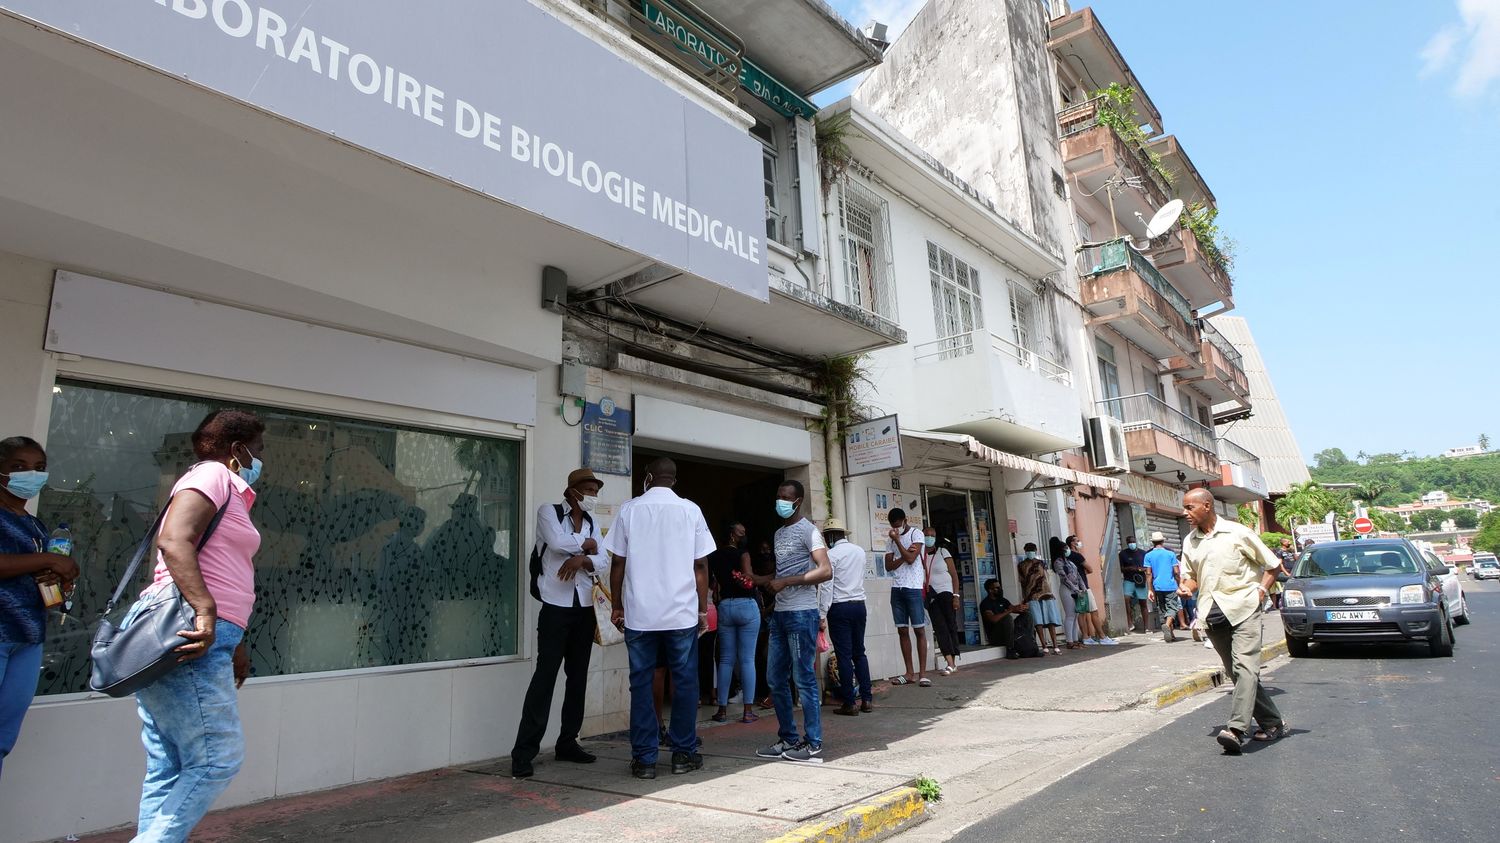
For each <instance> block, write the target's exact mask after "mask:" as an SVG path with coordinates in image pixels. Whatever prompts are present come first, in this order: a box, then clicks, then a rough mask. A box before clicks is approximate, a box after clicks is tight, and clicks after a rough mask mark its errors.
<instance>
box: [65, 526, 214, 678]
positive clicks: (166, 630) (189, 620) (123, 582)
mask: <svg viewBox="0 0 1500 843" xmlns="http://www.w3.org/2000/svg"><path fill="white" fill-rule="evenodd" d="M171 504H172V501H171V500H170V499H168V501H167V506H164V507H162V508H161V513H160V514H158V515H157V516H156V523H154V524H152V525H151V529H150V530H149V531H147V533H146V535H145V537H144V538H142V539H141V544H140V546H139V547H137V548H136V549H135V556H134V557H132V558H131V560H130V565H129V566H128V567H127V568H126V569H125V576H123V577H121V578H120V584H119V585H118V586H116V587H115V593H114V595H113V596H111V597H110V598H109V603H108V604H107V605H106V606H105V607H104V612H103V618H102V619H101V620H100V621H99V629H98V631H97V632H95V633H94V643H93V645H92V646H91V647H90V648H89V660H90V661H91V662H92V669H91V670H90V672H89V690H91V691H98V692H100V693H103V694H108V695H110V696H111V697H126V696H129V695H131V694H133V693H135V692H136V691H139V690H140V689H142V688H144V687H146V686H147V685H150V684H151V683H152V682H155V681H156V680H158V679H160V678H162V677H163V676H166V675H167V674H168V673H170V672H172V668H174V667H176V666H177V653H176V652H174V651H175V650H176V649H177V648H178V647H181V646H182V645H183V644H185V643H187V642H186V639H184V638H183V637H182V636H180V635H178V634H177V633H179V632H185V631H187V630H190V629H192V628H193V616H194V612H193V607H192V606H190V605H188V602H187V601H186V600H184V599H182V593H181V592H179V591H178V590H177V584H176V583H172V584H171V585H168V586H167V587H166V588H163V589H161V590H159V591H156V592H154V593H153V594H152V595H151V596H150V597H149V598H146V597H143V598H140V599H141V600H147V601H149V602H147V603H146V604H145V605H144V606H140V607H138V611H136V612H135V617H134V618H133V619H132V620H131V622H130V625H129V626H127V627H125V628H124V629H120V628H118V627H116V626H115V625H114V624H113V623H111V622H110V621H109V614H110V612H112V611H114V608H115V605H116V604H118V603H119V602H120V597H121V595H123V594H124V593H125V589H126V588H128V587H129V586H130V580H131V579H132V578H133V577H134V576H135V572H136V569H138V568H139V567H140V566H141V561H142V560H144V559H145V558H146V557H147V556H148V555H149V554H150V553H151V549H152V548H154V547H155V546H156V534H157V532H158V531H160V530H161V522H162V520H163V519H165V518H166V517H167V508H168V507H170V506H171ZM228 508H229V502H228V501H225V502H224V505H223V506H221V507H219V511H218V512H216V513H214V517H213V520H212V521H210V522H208V526H207V527H206V528H204V530H203V536H202V537H201V538H199V539H198V550H202V549H203V546H204V545H206V544H208V538H209V536H212V535H213V534H214V529H215V528H216V527H218V526H219V521H220V520H222V519H223V518H224V510H226V509H228ZM133 608H135V607H133Z"/></svg>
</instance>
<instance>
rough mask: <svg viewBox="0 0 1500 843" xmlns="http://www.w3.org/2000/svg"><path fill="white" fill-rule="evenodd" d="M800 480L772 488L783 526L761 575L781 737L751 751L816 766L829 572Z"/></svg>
mask: <svg viewBox="0 0 1500 843" xmlns="http://www.w3.org/2000/svg"><path fill="white" fill-rule="evenodd" d="M802 495H803V490H802V484H801V483H799V482H797V481H796V480H788V481H786V482H785V483H782V484H781V488H780V489H777V490H776V514H777V515H778V516H780V517H781V529H779V530H777V531H776V538H775V540H774V542H773V543H772V546H773V547H774V548H775V551H776V576H775V577H764V578H761V579H762V582H761V584H763V585H765V586H766V587H767V588H769V589H770V590H771V592H772V593H773V594H775V595H776V610H775V611H774V612H772V613H771V619H770V623H771V643H770V648H769V651H768V655H767V656H766V681H767V683H768V684H769V685H770V686H771V701H772V703H773V704H774V705H775V707H776V722H777V724H778V726H779V729H778V732H777V737H778V738H779V740H777V741H776V743H774V744H771V745H770V746H768V747H765V748H763V749H758V750H756V752H755V754H756V755H757V756H759V757H761V758H780V759H783V760H786V761H800V762H803V763H813V764H819V763H822V761H823V724H822V716H821V710H820V709H819V707H818V700H819V696H818V672H817V658H818V629H819V627H820V626H821V621H820V620H819V618H818V614H819V611H818V583H820V582H825V581H827V580H828V579H829V578H830V577H832V576H833V567H832V566H831V565H830V564H829V562H828V548H827V546H826V545H825V544H824V542H823V534H822V533H821V532H819V531H818V528H817V527H815V526H813V523H812V522H811V521H808V520H807V519H806V518H804V517H803V516H802V513H801V512H800V510H801V508H802ZM793 679H795V680H796V682H797V694H798V696H799V697H801V699H802V734H801V735H800V736H799V735H798V734H797V715H796V712H795V711H794V710H793V709H792V686H791V683H792V681H793Z"/></svg>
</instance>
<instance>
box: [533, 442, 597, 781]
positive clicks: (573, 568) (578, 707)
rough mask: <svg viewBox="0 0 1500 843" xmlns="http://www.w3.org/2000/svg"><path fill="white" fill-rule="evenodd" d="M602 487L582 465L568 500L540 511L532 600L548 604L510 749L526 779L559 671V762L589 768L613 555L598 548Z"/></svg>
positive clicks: (572, 476)
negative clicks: (586, 703) (603, 603)
mask: <svg viewBox="0 0 1500 843" xmlns="http://www.w3.org/2000/svg"><path fill="white" fill-rule="evenodd" d="M602 488H604V483H603V482H601V481H600V480H599V478H597V477H595V476H594V473H593V472H592V471H589V470H588V469H586V468H580V469H578V470H577V471H574V472H572V473H571V474H569V475H568V487H567V489H565V490H564V491H563V500H562V503H545V504H542V505H541V506H540V507H539V508H538V509H537V511H536V546H535V550H534V551H533V553H532V557H531V558H532V570H531V595H532V596H533V597H535V598H537V599H538V600H540V601H541V603H542V609H541V612H539V613H538V614H537V620H536V650H537V654H536V672H535V673H533V674H532V675H531V685H530V687H528V688H527V689H526V701H525V703H524V704H523V705H522V707H521V724H520V726H519V727H517V729H516V745H515V747H514V748H513V749H512V750H511V752H510V774H511V775H512V776H515V777H516V778H527V777H529V776H530V775H531V774H532V772H533V771H532V767H531V762H532V759H534V758H536V755H537V752H538V751H540V749H541V744H542V734H543V733H544V732H546V731H547V716H548V714H549V713H550V712H551V710H552V691H553V688H554V687H555V686H556V685H557V669H558V668H559V667H561V668H563V670H564V672H565V673H566V674H567V684H566V686H565V687H564V690H563V705H562V724H561V727H562V728H561V730H560V731H559V732H558V735H557V760H559V761H572V762H575V763H578V764H590V763H593V761H594V756H593V755H592V754H591V753H588V752H585V751H584V749H583V747H581V746H579V745H578V731H579V730H580V729H582V728H583V698H584V692H585V691H586V690H587V688H588V673H589V654H590V652H591V650H592V647H593V644H594V633H595V631H596V629H595V628H596V624H595V621H594V577H595V576H607V572H608V570H609V554H607V553H603V552H601V551H600V549H599V538H600V537H599V528H598V527H597V526H595V524H594V517H593V515H591V514H590V513H592V512H593V510H594V505H595V504H596V503H597V502H598V499H599V498H598V496H599V490H600V489H602Z"/></svg>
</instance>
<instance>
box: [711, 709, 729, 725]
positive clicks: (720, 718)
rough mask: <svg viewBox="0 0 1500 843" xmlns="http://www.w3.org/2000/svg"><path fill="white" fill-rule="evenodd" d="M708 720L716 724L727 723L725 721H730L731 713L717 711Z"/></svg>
mask: <svg viewBox="0 0 1500 843" xmlns="http://www.w3.org/2000/svg"><path fill="white" fill-rule="evenodd" d="M708 719H709V720H712V721H714V722H715V723H723V722H725V721H727V720H728V719H729V712H727V711H716V712H714V716H712V717H710V718H708Z"/></svg>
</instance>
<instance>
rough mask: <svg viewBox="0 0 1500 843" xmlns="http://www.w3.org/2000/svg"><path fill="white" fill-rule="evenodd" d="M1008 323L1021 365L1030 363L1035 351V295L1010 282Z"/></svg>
mask: <svg viewBox="0 0 1500 843" xmlns="http://www.w3.org/2000/svg"><path fill="white" fill-rule="evenodd" d="M1008 286H1009V287H1010V324H1011V331H1012V332H1013V334H1014V335H1015V341H1016V345H1017V346H1018V347H1019V348H1020V349H1021V355H1022V359H1021V365H1023V366H1029V365H1031V362H1030V361H1031V355H1032V354H1034V353H1036V351H1037V329H1036V310H1037V307H1036V305H1037V301H1036V296H1035V295H1033V294H1032V293H1031V291H1030V290H1027V289H1024V288H1023V287H1021V285H1019V284H1017V283H1015V282H1014V281H1012V282H1010V284H1009V285H1008Z"/></svg>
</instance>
